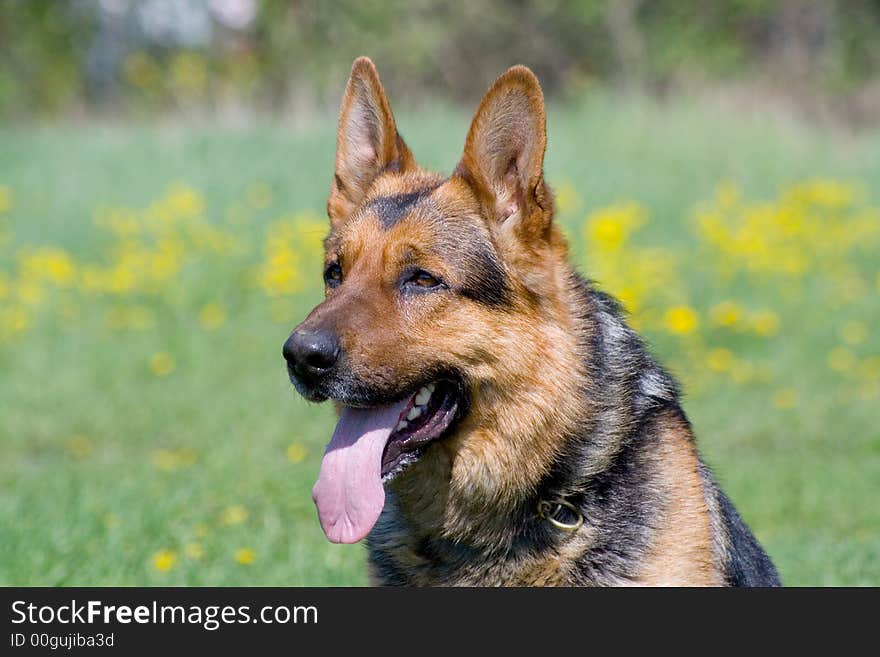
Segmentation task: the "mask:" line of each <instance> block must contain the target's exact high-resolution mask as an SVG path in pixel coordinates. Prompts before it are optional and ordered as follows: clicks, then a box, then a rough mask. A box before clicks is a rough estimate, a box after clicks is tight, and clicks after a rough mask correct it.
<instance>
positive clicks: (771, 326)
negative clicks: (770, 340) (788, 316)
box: [749, 310, 779, 337]
mask: <svg viewBox="0 0 880 657" xmlns="http://www.w3.org/2000/svg"><path fill="white" fill-rule="evenodd" d="M749 323H750V324H751V327H752V330H753V331H754V332H755V333H757V334H758V335H763V336H765V337H767V336H771V335H776V333H778V332H779V316H778V315H777V314H776V313H774V312H773V311H772V310H758V311H756V312H755V313H753V314H752V316H751V317H750V318H749Z"/></svg>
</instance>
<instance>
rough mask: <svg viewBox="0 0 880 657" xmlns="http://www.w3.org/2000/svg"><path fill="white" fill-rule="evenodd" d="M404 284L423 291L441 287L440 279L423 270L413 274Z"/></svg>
mask: <svg viewBox="0 0 880 657" xmlns="http://www.w3.org/2000/svg"><path fill="white" fill-rule="evenodd" d="M406 284H407V285H410V286H412V287H417V288H421V289H424V290H431V289H436V288H439V287H442V286H443V283H442V282H441V281H440V279H438V278H437V277H436V276H434V275H433V274H429V273H428V272H426V271H423V270H419V271H417V272H414V273H413V275H412V276H410V277H409V279H407V281H406Z"/></svg>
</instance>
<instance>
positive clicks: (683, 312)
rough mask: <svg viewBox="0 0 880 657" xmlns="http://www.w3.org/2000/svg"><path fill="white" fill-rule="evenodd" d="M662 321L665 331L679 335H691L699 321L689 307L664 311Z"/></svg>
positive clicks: (676, 307)
mask: <svg viewBox="0 0 880 657" xmlns="http://www.w3.org/2000/svg"><path fill="white" fill-rule="evenodd" d="M663 320H664V325H665V327H666V330H667V331H669V332H670V333H677V334H679V335H685V334H688V333H693V332H694V331H695V330H696V329H697V326H698V325H699V321H700V320H699V317H698V316H697V313H696V311H694V309H693V308H690V307H689V306H675V307H674V308H670V309H669V310H667V311H666V314H665V315H664V317H663Z"/></svg>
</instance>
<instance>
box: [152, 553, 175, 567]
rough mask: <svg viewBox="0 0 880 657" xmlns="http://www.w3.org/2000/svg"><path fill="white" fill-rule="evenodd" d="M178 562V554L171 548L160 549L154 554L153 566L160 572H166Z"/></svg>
mask: <svg viewBox="0 0 880 657" xmlns="http://www.w3.org/2000/svg"><path fill="white" fill-rule="evenodd" d="M175 563H177V555H176V554H175V553H174V552H172V551H171V550H159V551H158V552H156V553H155V554H154V555H153V568H155V569H156V570H158V571H159V572H160V573H166V572H168V571H169V570H171V569H172V568H174V564H175Z"/></svg>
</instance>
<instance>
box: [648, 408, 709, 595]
mask: <svg viewBox="0 0 880 657" xmlns="http://www.w3.org/2000/svg"><path fill="white" fill-rule="evenodd" d="M664 425H665V426H664V427H663V429H662V430H661V432H660V435H659V439H660V444H659V445H658V448H657V452H656V458H657V467H658V469H659V473H660V476H659V478H658V484H659V486H661V487H662V489H663V490H662V493H661V499H664V504H663V506H662V510H661V512H660V516H659V518H658V522H657V524H656V526H655V529H654V537H653V540H652V545H651V548H650V550H649V552H648V554H647V555H646V556H645V559H644V561H643V562H642V568H641V572H640V573H639V576H638V579H637V580H636V583H637V584H641V585H646V586H722V585H723V584H724V576H723V573H722V572H721V570H720V567H719V563H718V562H717V561H716V555H715V550H714V547H713V540H712V536H713V532H712V526H711V519H710V515H709V509H708V508H707V506H706V498H705V495H704V490H703V482H702V478H701V477H700V472H699V467H700V466H699V461H698V458H697V452H696V448H695V446H694V443H693V438H692V437H691V435H690V431H689V430H688V429H687V428H686V427H684V426H682V424H681V422H679V421H678V420H675V419H667V421H666V422H665V423H664Z"/></svg>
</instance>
